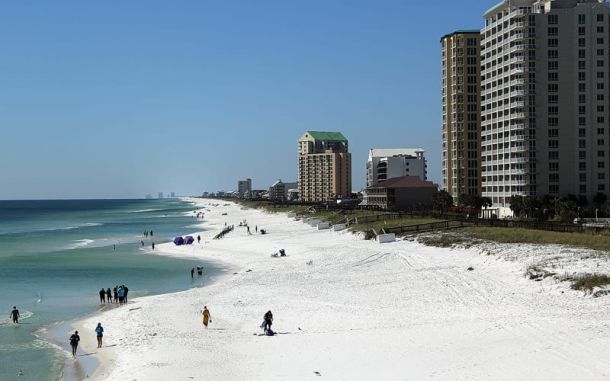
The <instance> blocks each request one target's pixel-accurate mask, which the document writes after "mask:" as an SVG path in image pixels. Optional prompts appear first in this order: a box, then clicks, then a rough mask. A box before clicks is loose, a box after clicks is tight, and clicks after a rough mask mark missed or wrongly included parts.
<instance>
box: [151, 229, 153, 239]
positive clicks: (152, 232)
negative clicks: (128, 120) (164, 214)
mask: <svg viewBox="0 0 610 381" xmlns="http://www.w3.org/2000/svg"><path fill="white" fill-rule="evenodd" d="M152 236H153V231H152V230H151V231H150V237H151V238H152Z"/></svg>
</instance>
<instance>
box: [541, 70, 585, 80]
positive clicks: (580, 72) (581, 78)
mask: <svg viewBox="0 0 610 381" xmlns="http://www.w3.org/2000/svg"><path fill="white" fill-rule="evenodd" d="M549 74H550V73H549ZM578 80H579V81H584V80H585V72H584V71H579V72H578Z"/></svg>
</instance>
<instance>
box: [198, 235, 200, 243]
mask: <svg viewBox="0 0 610 381" xmlns="http://www.w3.org/2000/svg"><path fill="white" fill-rule="evenodd" d="M197 243H201V236H200V235H198V236H197Z"/></svg>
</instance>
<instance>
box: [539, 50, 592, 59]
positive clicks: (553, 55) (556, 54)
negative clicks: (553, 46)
mask: <svg viewBox="0 0 610 381" xmlns="http://www.w3.org/2000/svg"><path fill="white" fill-rule="evenodd" d="M579 52H580V50H579ZM583 52H584V50H583ZM548 55H549V58H551V59H552V58H559V51H557V50H549V52H548Z"/></svg>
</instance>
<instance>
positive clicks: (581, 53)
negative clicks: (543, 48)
mask: <svg viewBox="0 0 610 381" xmlns="http://www.w3.org/2000/svg"><path fill="white" fill-rule="evenodd" d="M550 53H551V51H550V50H549V58H551V56H550ZM555 58H557V57H555ZM578 58H585V51H584V49H579V50H578Z"/></svg>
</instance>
